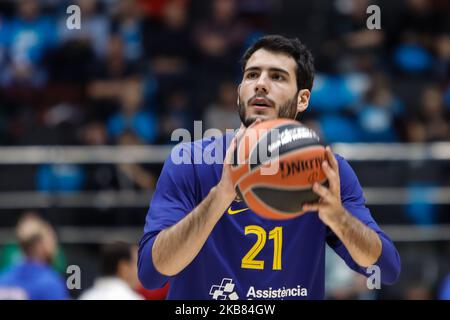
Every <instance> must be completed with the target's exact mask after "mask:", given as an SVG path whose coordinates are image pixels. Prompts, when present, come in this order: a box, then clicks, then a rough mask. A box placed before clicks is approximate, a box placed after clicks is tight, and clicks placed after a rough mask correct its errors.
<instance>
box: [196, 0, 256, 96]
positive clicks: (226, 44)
mask: <svg viewBox="0 0 450 320" xmlns="http://www.w3.org/2000/svg"><path fill="white" fill-rule="evenodd" d="M210 3H211V10H210V14H209V15H208V18H207V19H205V20H204V21H201V22H199V23H197V24H196V25H194V30H193V38H194V42H195V47H196V57H197V59H196V61H197V63H196V70H197V72H196V76H197V80H196V91H197V92H198V97H197V98H196V100H197V101H198V102H199V103H200V104H205V103H209V101H210V99H212V98H213V96H211V93H214V92H215V91H216V90H217V84H218V83H220V80H221V79H222V77H224V76H228V75H233V74H235V73H236V72H238V71H239V69H238V65H237V64H236V61H238V59H239V57H240V55H241V54H242V52H241V51H242V46H243V43H244V41H245V39H246V38H247V36H248V34H249V31H248V28H247V27H246V25H245V24H244V23H243V21H242V20H240V19H239V17H238V8H237V5H236V0H214V1H211V2H210Z"/></svg>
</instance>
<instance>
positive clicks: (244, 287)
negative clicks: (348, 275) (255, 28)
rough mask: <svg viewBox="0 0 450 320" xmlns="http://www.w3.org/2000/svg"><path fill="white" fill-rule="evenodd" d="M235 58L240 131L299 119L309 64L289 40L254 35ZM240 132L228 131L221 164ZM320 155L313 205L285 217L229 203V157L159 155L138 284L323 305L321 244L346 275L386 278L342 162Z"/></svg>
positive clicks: (388, 250) (390, 258) (394, 267)
mask: <svg viewBox="0 0 450 320" xmlns="http://www.w3.org/2000/svg"><path fill="white" fill-rule="evenodd" d="M242 61H243V77H242V82H241V84H240V85H239V87H238V108H239V115H240V117H241V120H242V123H243V127H249V126H250V125H251V124H252V123H256V122H259V121H264V120H268V119H274V118H278V117H283V118H296V117H297V115H299V114H300V118H301V113H302V112H304V111H305V110H306V109H307V107H308V102H309V98H310V94H311V88H312V84H313V78H314V67H313V60H312V55H311V53H310V51H309V50H308V49H307V48H305V46H304V45H303V44H302V43H301V42H300V41H299V40H298V39H288V38H285V37H282V36H265V37H262V38H260V39H259V40H258V41H257V42H256V43H254V44H253V45H252V46H251V47H250V48H249V49H248V50H247V51H246V53H245V54H244V56H243V59H242ZM244 131H245V128H241V130H240V131H239V132H238V133H237V135H236V137H235V139H234V140H233V142H232V143H231V145H230V147H229V148H228V151H227V152H226V155H225V157H226V159H231V156H232V152H233V151H234V148H235V146H236V139H238V138H239V136H242V134H243V133H244ZM224 140H225V138H224ZM216 143H221V144H222V145H223V148H224V151H226V150H225V148H226V144H225V143H224V142H223V141H220V139H216V140H214V139H203V140H199V141H195V142H193V143H191V144H190V146H189V148H187V149H185V150H184V152H188V153H190V154H189V156H190V157H191V158H192V154H193V153H194V152H198V151H200V152H201V151H202V150H204V149H205V148H206V147H211V144H216ZM224 154H225V152H224ZM326 155H327V161H324V162H323V164H322V167H323V170H324V172H325V174H326V176H327V178H328V181H329V187H328V188H327V187H324V186H322V185H319V184H316V185H314V187H313V190H314V192H316V193H317V194H318V195H320V197H321V201H320V202H319V203H317V204H309V205H305V206H304V208H303V209H304V211H305V212H306V213H305V214H304V215H302V216H301V217H298V218H295V219H291V220H286V221H285V220H283V221H278V220H267V219H264V218H261V217H259V216H258V215H256V214H255V213H253V212H252V211H251V210H250V209H248V208H247V207H246V205H245V203H244V202H243V201H239V200H238V199H236V192H235V190H234V188H233V185H232V183H231V180H230V164H229V163H230V162H229V161H225V164H224V165H221V164H217V165H211V164H194V163H192V164H180V165H177V164H175V163H174V161H173V160H172V159H171V157H169V158H168V159H167V160H166V162H165V164H164V168H163V170H162V172H161V175H160V178H159V181H158V184H157V186H156V190H155V193H154V195H153V199H152V202H151V204H150V209H149V211H148V214H147V219H146V225H145V230H144V231H145V232H144V235H143V237H142V239H141V241H140V249H139V262H138V270H139V278H140V280H141V282H142V283H143V285H144V286H145V287H147V288H149V289H153V288H158V287H161V286H163V285H164V284H165V283H166V282H167V281H170V291H169V293H168V298H169V299H231V300H233V299H323V298H324V269H325V268H324V267H325V266H324V265H325V244H328V245H329V246H331V248H333V249H334V250H335V251H336V252H337V254H338V255H339V256H340V257H341V258H342V259H344V260H345V262H346V263H347V265H348V266H349V267H350V268H351V269H353V270H355V271H357V272H359V273H361V274H363V275H366V276H368V275H371V273H367V268H368V267H371V266H372V265H377V266H378V267H379V268H380V269H379V270H380V276H381V279H380V280H381V282H382V283H383V284H392V283H393V282H395V281H396V279H397V278H398V276H399V273H400V259H399V255H398V252H397V250H396V248H395V247H394V245H393V243H392V242H391V240H390V239H389V238H388V237H387V236H386V235H385V234H384V233H383V231H382V230H381V229H380V228H379V227H378V225H377V224H376V222H375V221H374V219H373V218H372V216H371V214H370V211H369V210H368V208H366V206H365V200H364V198H363V191H362V189H361V186H360V184H359V182H358V179H357V177H356V175H355V173H354V172H353V170H352V169H351V167H350V165H349V164H348V163H347V162H346V161H345V160H344V159H343V158H342V157H340V156H338V155H334V154H333V153H332V152H331V150H330V148H329V147H327V150H326ZM372 269H375V268H371V269H370V270H372Z"/></svg>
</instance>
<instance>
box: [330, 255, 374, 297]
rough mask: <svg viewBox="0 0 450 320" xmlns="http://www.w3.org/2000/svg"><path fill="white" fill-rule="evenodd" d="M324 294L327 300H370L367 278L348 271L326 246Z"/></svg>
mask: <svg viewBox="0 0 450 320" xmlns="http://www.w3.org/2000/svg"><path fill="white" fill-rule="evenodd" d="M325 258H326V264H325V292H326V299H327V300H349V299H351V300H356V299H357V300H372V299H375V298H376V297H375V295H374V293H375V292H374V291H370V290H369V289H368V288H367V278H366V277H364V276H362V275H360V274H358V273H356V272H354V271H353V270H351V269H349V268H348V267H347V266H346V264H345V262H344V261H343V260H341V259H339V257H338V256H337V255H336V253H335V252H333V251H332V250H331V249H330V248H329V247H328V246H327V247H326V252H325Z"/></svg>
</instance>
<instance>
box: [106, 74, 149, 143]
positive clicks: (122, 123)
mask: <svg viewBox="0 0 450 320" xmlns="http://www.w3.org/2000/svg"><path fill="white" fill-rule="evenodd" d="M119 99H120V103H121V108H120V111H119V112H118V113H116V114H114V115H112V116H111V117H110V118H109V119H108V123H107V128H108V135H109V136H110V137H111V138H113V139H115V138H118V137H119V136H120V135H121V134H122V133H124V132H125V131H127V130H130V131H132V132H133V133H134V134H135V135H136V136H137V137H138V138H139V140H141V141H142V142H144V143H153V142H154V141H155V140H156V137H157V118H156V116H155V115H154V113H153V112H151V111H149V110H148V109H145V108H143V101H142V100H143V84H142V81H141V80H140V79H139V78H131V79H129V80H127V81H125V82H124V83H123V87H122V89H121V94H120V97H119Z"/></svg>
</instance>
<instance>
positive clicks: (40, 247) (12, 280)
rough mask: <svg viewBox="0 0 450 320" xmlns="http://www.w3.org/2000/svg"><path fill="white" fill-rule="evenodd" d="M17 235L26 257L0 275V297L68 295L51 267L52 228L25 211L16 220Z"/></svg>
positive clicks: (31, 298)
mask: <svg viewBox="0 0 450 320" xmlns="http://www.w3.org/2000/svg"><path fill="white" fill-rule="evenodd" d="M16 236H17V239H18V242H19V244H20V246H21V248H22V250H23V253H24V255H25V257H26V260H25V261H24V262H23V263H21V264H19V265H17V266H14V267H12V268H11V269H9V270H8V271H6V272H5V273H4V274H2V275H1V276H0V299H14V300H24V299H30V300H41V299H44V300H53V299H68V298H69V295H68V291H67V288H66V285H65V281H64V280H63V279H62V278H61V277H60V276H59V275H58V274H57V273H56V271H54V270H53V269H52V268H51V267H50V265H51V264H52V263H53V259H54V257H55V253H56V248H57V242H56V235H55V232H54V230H53V228H52V227H51V226H50V225H49V224H48V223H47V222H45V221H44V220H42V219H40V218H39V217H37V216H34V215H27V216H24V217H22V218H21V219H20V220H19V222H18V224H17V228H16Z"/></svg>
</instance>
